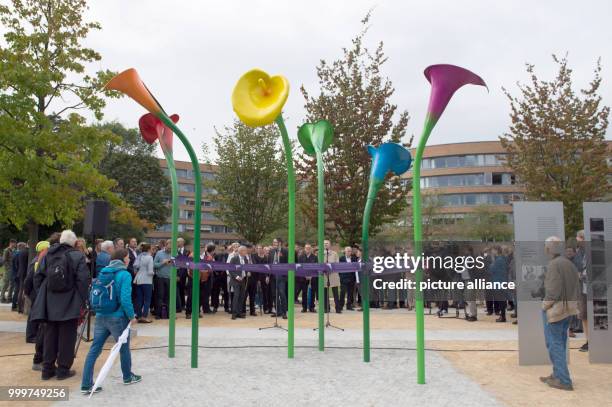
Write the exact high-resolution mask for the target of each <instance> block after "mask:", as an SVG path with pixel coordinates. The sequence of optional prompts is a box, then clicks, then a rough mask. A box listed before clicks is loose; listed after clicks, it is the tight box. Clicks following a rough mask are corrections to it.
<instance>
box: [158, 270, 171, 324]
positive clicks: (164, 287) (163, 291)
mask: <svg viewBox="0 0 612 407" xmlns="http://www.w3.org/2000/svg"><path fill="white" fill-rule="evenodd" d="M169 294H170V279H169V278H163V277H157V280H156V284H155V315H157V316H158V317H160V318H161V316H162V305H165V306H166V310H167V311H168V297H169Z"/></svg>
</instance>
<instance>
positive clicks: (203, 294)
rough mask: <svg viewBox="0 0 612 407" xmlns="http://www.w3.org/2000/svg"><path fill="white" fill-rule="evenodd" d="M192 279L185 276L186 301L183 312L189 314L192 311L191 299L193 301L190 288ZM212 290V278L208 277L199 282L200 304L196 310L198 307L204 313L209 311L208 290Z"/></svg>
mask: <svg viewBox="0 0 612 407" xmlns="http://www.w3.org/2000/svg"><path fill="white" fill-rule="evenodd" d="M192 284H193V280H192V279H191V278H189V277H187V286H186V288H187V303H186V304H185V312H186V313H187V314H191V311H192V301H193V291H192V290H193V289H192ZM211 290H212V280H211V278H208V280H206V281H203V282H200V306H199V307H198V312H200V309H201V310H202V312H204V313H209V312H210V302H209V301H210V292H211Z"/></svg>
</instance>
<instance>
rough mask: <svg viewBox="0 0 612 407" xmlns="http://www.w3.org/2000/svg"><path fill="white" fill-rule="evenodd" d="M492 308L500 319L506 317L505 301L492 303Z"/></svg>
mask: <svg viewBox="0 0 612 407" xmlns="http://www.w3.org/2000/svg"><path fill="white" fill-rule="evenodd" d="M493 308H494V310H495V312H498V311H499V316H500V317H503V318H505V317H506V301H494V305H493Z"/></svg>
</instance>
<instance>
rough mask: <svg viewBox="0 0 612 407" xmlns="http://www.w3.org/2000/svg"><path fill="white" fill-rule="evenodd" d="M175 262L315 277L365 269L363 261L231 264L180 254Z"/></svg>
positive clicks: (182, 266) (184, 265)
mask: <svg viewBox="0 0 612 407" xmlns="http://www.w3.org/2000/svg"><path fill="white" fill-rule="evenodd" d="M173 263H174V266H175V267H176V268H179V269H191V270H195V269H197V270H207V271H245V272H251V273H266V274H275V275H283V274H287V272H288V271H289V270H295V274H296V275H298V276H300V277H314V276H317V275H319V274H321V273H324V274H326V273H354V272H356V271H362V269H365V267H362V266H363V265H362V264H361V263H304V264H302V263H295V264H288V263H280V264H230V263H220V262H216V261H210V262H209V261H202V262H194V261H192V260H190V259H189V257H187V256H178V257H176V258H174V259H173Z"/></svg>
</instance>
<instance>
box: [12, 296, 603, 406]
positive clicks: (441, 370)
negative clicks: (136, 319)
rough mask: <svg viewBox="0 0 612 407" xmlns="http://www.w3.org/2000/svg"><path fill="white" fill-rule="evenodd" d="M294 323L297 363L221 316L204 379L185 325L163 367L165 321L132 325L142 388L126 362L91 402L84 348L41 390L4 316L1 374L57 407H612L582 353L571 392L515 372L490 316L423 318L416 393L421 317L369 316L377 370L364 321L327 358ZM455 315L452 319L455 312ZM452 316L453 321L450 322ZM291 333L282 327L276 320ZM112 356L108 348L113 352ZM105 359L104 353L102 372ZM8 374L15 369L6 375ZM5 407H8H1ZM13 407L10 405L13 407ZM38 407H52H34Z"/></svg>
mask: <svg viewBox="0 0 612 407" xmlns="http://www.w3.org/2000/svg"><path fill="white" fill-rule="evenodd" d="M296 310H298V312H297V313H296V335H295V336H296V349H295V359H293V360H290V359H288V358H287V349H286V340H287V339H286V338H287V336H286V332H284V331H282V330H279V329H267V330H259V329H258V328H259V327H265V326H270V325H271V324H272V323H273V321H274V320H273V319H272V318H269V317H268V316H265V317H250V318H247V319H246V320H238V321H231V320H230V319H229V316H228V315H227V314H225V313H223V312H219V313H217V314H215V315H205V316H204V317H203V318H202V319H200V338H199V339H200V346H201V348H200V350H199V368H198V369H191V368H190V367H189V366H190V348H189V343H190V334H191V331H190V321H189V320H186V319H185V318H184V317H182V318H180V319H178V320H177V345H178V346H177V350H176V358H174V359H169V358H168V357H167V348H166V345H167V339H166V337H167V330H168V327H167V321H155V322H154V323H152V324H147V325H144V324H139V325H137V326H136V329H137V331H138V334H137V337H136V338H135V339H134V340H133V343H132V348H133V349H134V350H133V352H132V356H133V366H134V368H133V370H134V372H136V373H137V374H141V375H143V381H142V383H139V384H136V385H132V386H124V385H123V384H122V382H121V372H120V368H119V363H118V362H117V363H116V364H115V366H114V367H113V370H112V372H111V374H110V376H109V377H108V378H107V380H106V382H105V383H104V385H103V387H104V390H103V391H102V392H101V393H99V394H96V395H94V396H93V398H92V399H91V400H88V399H87V398H85V397H84V396H82V395H81V394H79V393H78V388H79V384H80V373H81V371H82V366H83V359H84V356H85V353H86V351H87V349H88V347H89V344H88V343H83V345H82V350H79V355H78V357H77V360H76V361H75V368H76V370H77V372H78V373H79V374H77V377H76V378H73V379H70V380H68V381H66V382H56V381H50V382H42V383H41V382H40V381H39V373H38V372H33V371H32V370H30V365H31V352H33V345H29V344H25V343H24V341H23V333H22V332H23V331H24V329H25V322H24V317H23V316H19V315H16V314H15V313H11V312H10V311H8V308H6V307H1V308H0V340H1V341H2V343H3V344H4V346H3V347H2V351H1V352H0V354H1V355H12V354H22V353H27V355H20V356H7V357H2V358H1V359H0V360H2V362H3V366H5V370H4V372H5V373H6V374H3V375H0V385H17V384H20V385H26V384H30V385H36V384H38V385H40V384H42V385H45V386H53V385H59V384H62V385H68V386H70V388H71V395H70V400H69V401H68V402H57V403H55V404H56V405H57V406H70V405H75V406H81V405H85V404H90V405H109V403H111V404H113V405H130V406H145V405H146V406H158V405H159V406H162V405H163V406H192V405H198V406H209V405H210V406H212V405H214V406H225V405H227V406H229V405H234V406H235V405H253V406H286V405H292V406H302V405H304V406H305V405H313V403H317V404H318V405H338V406H344V405H351V406H390V405H402V404H417V405H418V404H421V405H427V406H446V405H448V406H451V405H453V406H455V405H457V403H460V404H462V405H470V406H497V405H511V406H523V405H524V406H527V405H529V406H534V405H535V406H538V405H542V406H545V405H546V406H548V405H553V404H554V405H557V406H565V405H567V406H569V405H574V404H578V403H579V404H580V405H581V406H596V405H597V406H601V405H606V404H607V403H608V402H609V400H610V399H611V398H612V386H610V378H611V377H612V366H610V365H591V364H589V363H588V356H587V355H586V354H584V353H580V352H578V351H577V350H575V348H577V347H579V346H580V345H581V344H582V340H581V339H579V340H573V341H572V343H571V347H572V348H574V349H573V350H571V351H570V353H571V365H570V369H571V372H572V375H573V379H574V382H575V388H576V391H574V392H563V391H559V390H554V389H550V388H548V387H547V386H545V385H543V384H542V383H540V382H539V380H538V376H543V375H546V374H548V373H549V371H550V368H549V367H547V366H530V367H519V366H518V361H517V359H518V353H517V352H516V349H517V341H516V338H517V331H516V326H513V325H511V324H510V323H506V324H496V323H495V322H494V320H493V318H492V317H481V318H480V320H479V321H478V322H475V323H468V322H466V321H463V320H460V319H454V318H442V319H441V318H437V317H436V316H434V315H432V316H428V317H427V318H426V329H427V331H426V340H427V348H428V349H430V350H428V351H427V355H426V357H427V359H426V361H427V385H424V386H419V385H416V353H415V351H414V347H415V343H414V338H415V331H414V323H415V315H414V313H413V312H409V311H406V310H404V309H401V310H394V311H381V310H373V311H372V327H373V330H372V361H371V363H369V364H366V363H363V362H362V350H361V349H360V348H361V335H362V333H361V329H360V327H361V313H358V312H344V313H343V314H341V315H337V314H331V318H332V323H333V324H335V325H338V326H341V327H343V328H345V331H339V330H336V329H331V328H328V329H327V330H326V345H327V349H326V350H325V352H320V351H319V350H318V349H317V337H318V335H317V332H316V331H314V330H313V329H312V328H313V327H316V315H315V314H310V313H307V314H302V313H300V312H299V309H296ZM451 312H452V310H451ZM453 315H454V314H453ZM279 322H280V324H281V325H283V326H286V321H282V320H279ZM108 347H110V345H109V346H108ZM107 354H108V352H104V353H103V355H102V357H101V359H100V362H99V363H98V365H97V367H98V368H99V367H101V365H102V360H103V359H104V358H105V357H106V355H107ZM7 369H8V370H7ZM0 405H1V403H0ZM6 405H15V404H13V403H6ZM35 405H37V406H41V405H50V403H41V402H37V403H36V404H35Z"/></svg>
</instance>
